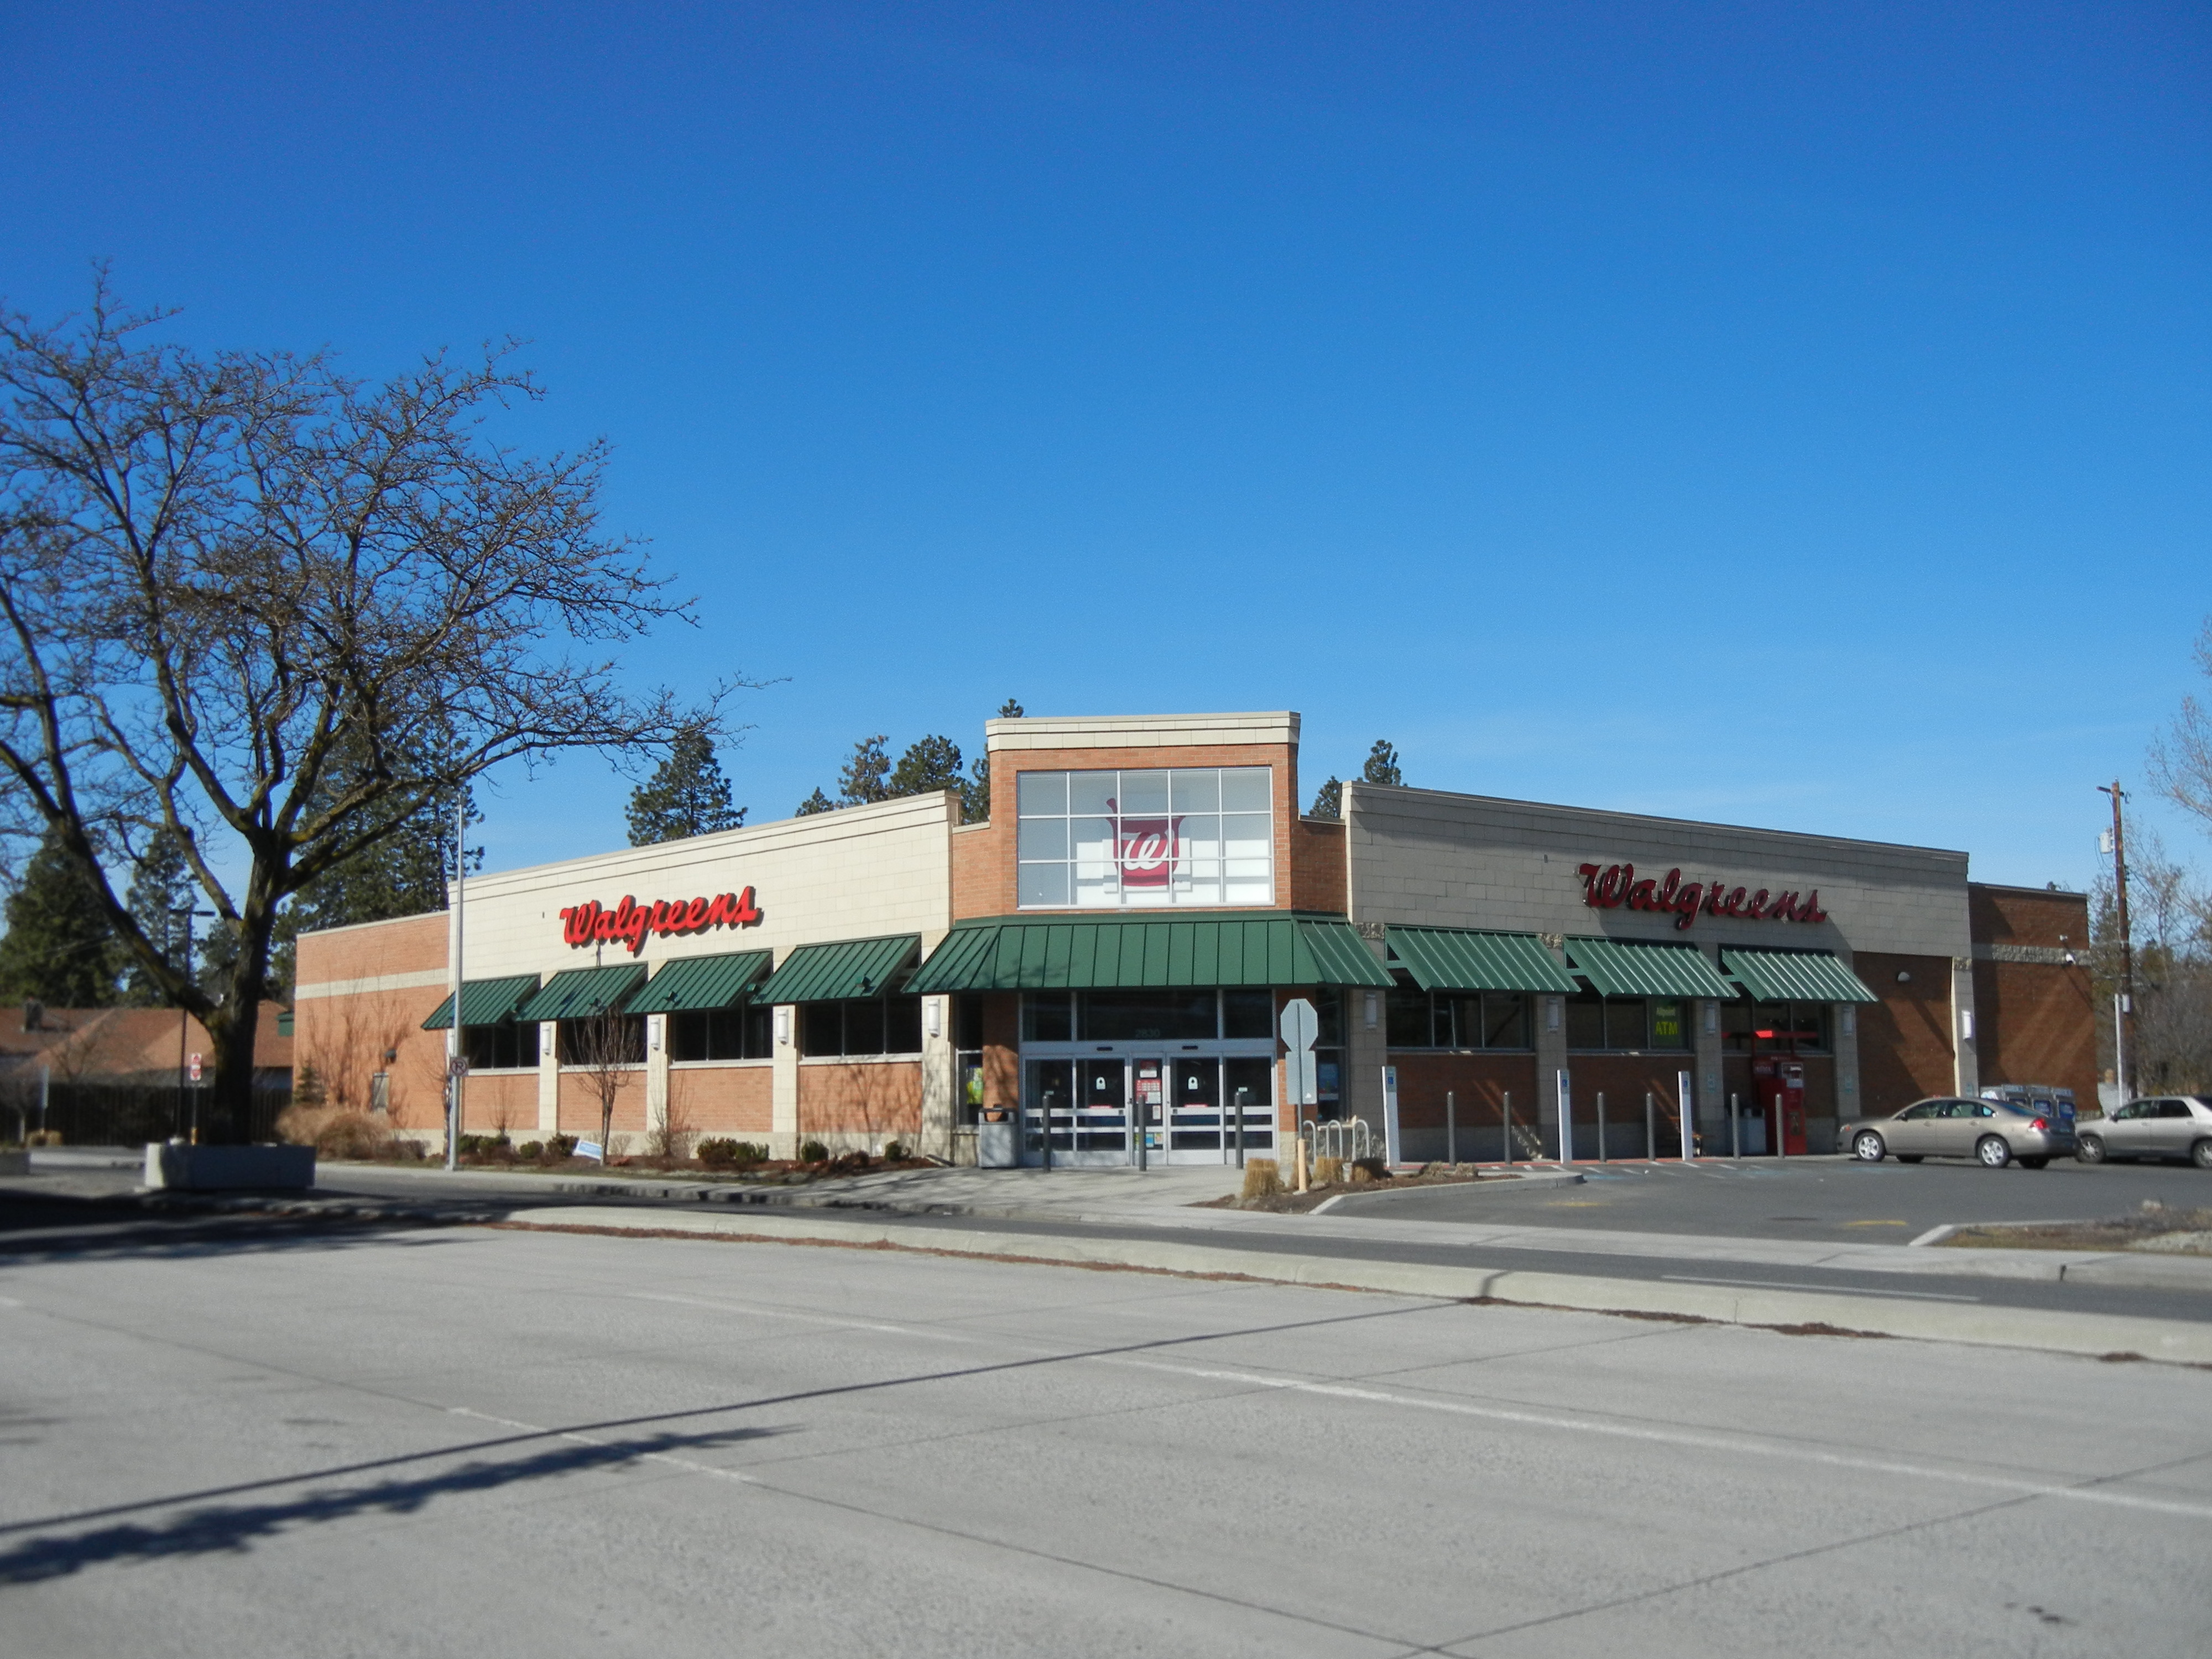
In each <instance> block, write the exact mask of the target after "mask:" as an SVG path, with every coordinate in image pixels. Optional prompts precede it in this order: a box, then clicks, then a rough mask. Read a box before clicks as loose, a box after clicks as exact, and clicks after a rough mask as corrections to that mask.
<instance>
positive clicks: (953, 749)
mask: <svg viewBox="0 0 2212 1659" xmlns="http://www.w3.org/2000/svg"><path fill="white" fill-rule="evenodd" d="M959 787H961V777H960V745H959V744H957V743H955V742H953V741H952V739H951V738H940V737H935V736H932V737H927V738H916V739H915V741H914V742H913V744H910V745H909V746H908V749H907V751H906V753H904V754H903V755H901V756H900V757H899V763H898V764H897V765H896V766H895V767H893V768H892V769H891V775H890V782H889V784H888V785H886V786H885V787H884V799H886V800H890V799H896V797H898V796H901V795H927V794H930V793H933V792H935V791H937V790H939V789H957V788H959Z"/></svg>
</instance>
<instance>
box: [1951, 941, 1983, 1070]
mask: <svg viewBox="0 0 2212 1659" xmlns="http://www.w3.org/2000/svg"><path fill="white" fill-rule="evenodd" d="M1975 1035H1976V1033H1975V1021H1974V959H1973V958H1972V957H1952V958H1951V1069H1952V1073H1953V1078H1954V1081H1953V1083H1952V1085H1951V1088H1952V1091H1953V1092H1954V1093H1956V1094H1961V1095H1972V1094H1975V1093H1978V1091H1980V1089H1981V1086H1982V1068H1981V1061H1980V1058H1979V1056H1978V1054H1977V1053H1976V1051H1975V1047H1974V1037H1975Z"/></svg>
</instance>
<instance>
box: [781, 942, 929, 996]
mask: <svg viewBox="0 0 2212 1659" xmlns="http://www.w3.org/2000/svg"><path fill="white" fill-rule="evenodd" d="M919 950H921V934H919V933H895V934H893V935H892V936H891V937H890V938H889V939H844V940H842V941H840V942H839V943H837V944H836V945H800V946H799V948H798V949H797V950H796V951H793V952H792V953H791V954H790V955H789V956H787V957H785V958H784V959H783V966H782V967H781V968H779V969H776V970H775V972H774V973H773V974H770V975H769V976H768V982H767V983H766V984H764V985H763V986H762V987H760V988H759V989H758V990H757V991H755V992H754V993H753V994H752V1000H754V1001H755V1002H842V1001H843V1000H846V999H847V998H848V997H873V996H881V995H882V994H883V992H884V986H886V985H888V984H889V983H890V981H891V980H892V979H894V978H895V977H896V975H897V974H898V971H899V969H902V968H903V967H905V966H906V964H907V963H908V961H909V960H910V959H911V958H912V957H913V956H914V954H915V951H919ZM909 988H911V987H909Z"/></svg>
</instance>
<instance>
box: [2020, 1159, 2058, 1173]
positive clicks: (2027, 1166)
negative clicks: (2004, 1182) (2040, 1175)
mask: <svg viewBox="0 0 2212 1659" xmlns="http://www.w3.org/2000/svg"><path fill="white" fill-rule="evenodd" d="M2050 1164H2051V1160H2050V1159H2049V1158H2022V1159H2021V1161H2020V1167H2021V1169H2023V1170H2041V1169H2046V1168H2048V1167H2049V1166H2050Z"/></svg>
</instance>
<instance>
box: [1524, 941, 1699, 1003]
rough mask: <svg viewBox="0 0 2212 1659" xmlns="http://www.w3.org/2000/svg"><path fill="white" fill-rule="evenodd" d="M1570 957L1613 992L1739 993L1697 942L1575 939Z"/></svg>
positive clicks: (1647, 994) (1603, 989)
mask: <svg viewBox="0 0 2212 1659" xmlns="http://www.w3.org/2000/svg"><path fill="white" fill-rule="evenodd" d="M1567 960H1568V961H1570V962H1571V963H1574V965H1575V971H1576V972H1577V973H1578V974H1580V975H1582V976H1583V978H1584V979H1586V980H1588V981H1589V982H1590V983H1591V984H1592V985H1594V986H1595V987H1597V988H1598V989H1599V990H1600V991H1601V992H1603V993H1604V994H1606V995H1607V996H1609V997H1717V998H1719V999H1720V1000H1723V1001H1734V1000H1735V999H1736V998H1737V997H1738V996H1740V995H1741V992H1740V991H1739V990H1738V989H1737V988H1736V987H1735V986H1733V985H1731V984H1729V982H1728V981H1726V980H1724V979H1723V978H1722V977H1721V976H1720V975H1718V974H1717V973H1715V972H1714V971H1713V965H1712V963H1710V962H1708V961H1706V960H1705V952H1704V951H1700V950H1699V949H1698V947H1697V946H1696V945H1638V944H1626V943H1623V942H1622V941H1621V940H1619V939H1569V940H1568V941H1567Z"/></svg>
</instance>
